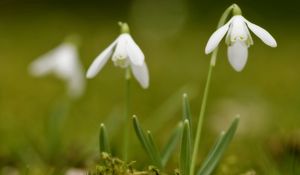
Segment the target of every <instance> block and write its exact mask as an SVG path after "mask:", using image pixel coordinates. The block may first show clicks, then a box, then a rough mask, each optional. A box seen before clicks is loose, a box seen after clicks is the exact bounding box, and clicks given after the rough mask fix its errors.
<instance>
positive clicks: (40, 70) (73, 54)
mask: <svg viewBox="0 0 300 175" xmlns="http://www.w3.org/2000/svg"><path fill="white" fill-rule="evenodd" d="M29 71H30V73H31V74H32V75H33V76H37V77H41V76H45V75H48V74H54V75H55V76H57V77H58V78H59V79H62V80H64V81H65V82H66V84H67V87H68V94H69V95H70V96H71V97H79V96H80V95H82V94H83V91H84V89H85V79H84V73H83V68H82V66H81V64H80V62H79V56H78V51H77V48H76V46H75V45H74V44H71V43H63V44H61V45H60V46H58V47H57V48H55V49H53V50H52V51H50V52H48V53H46V54H45V55H42V56H41V57H39V58H37V60H35V61H34V62H33V63H31V64H30V66H29Z"/></svg>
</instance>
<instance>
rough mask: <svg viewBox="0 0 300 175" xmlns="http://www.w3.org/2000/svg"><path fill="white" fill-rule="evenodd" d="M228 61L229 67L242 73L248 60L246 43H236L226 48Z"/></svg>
mask: <svg viewBox="0 0 300 175" xmlns="http://www.w3.org/2000/svg"><path fill="white" fill-rule="evenodd" d="M227 55H228V60H229V63H230V64H231V66H232V67H233V68H234V69H235V70H236V71H238V72H240V71H242V70H243V69H244V67H245V65H246V62H247V58H248V46H247V45H246V43H244V42H241V41H236V42H234V43H232V45H231V46H229V47H228V51H227Z"/></svg>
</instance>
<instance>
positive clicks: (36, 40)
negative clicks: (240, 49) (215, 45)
mask: <svg viewBox="0 0 300 175" xmlns="http://www.w3.org/2000/svg"><path fill="white" fill-rule="evenodd" d="M232 3H237V4H238V5H239V6H240V7H241V8H242V10H243V15H244V16H245V18H247V19H248V20H250V21H252V22H253V23H256V24H258V25H260V26H262V27H263V28H265V29H266V30H268V31H269V32H270V33H271V34H272V35H273V36H274V38H275V39H276V40H277V43H278V47H277V48H275V49H273V48H270V47H268V46H266V45H264V44H263V43H262V42H261V41H260V39H258V38H257V37H256V36H254V35H252V36H253V38H254V43H255V44H254V45H253V46H251V47H250V49H249V59H248V63H247V65H246V68H245V69H244V70H243V72H241V73H237V72H235V71H234V70H233V69H232V68H231V67H230V65H229V64H228V60H227V56H226V47H225V44H224V42H222V46H221V49H220V52H219V57H218V60H217V66H216V68H215V69H214V74H213V81H212V86H211V87H212V88H211V91H210V94H209V102H208V109H207V113H206V118H205V130H204V132H203V137H202V138H203V139H204V141H203V143H202V144H201V145H202V146H201V154H200V155H199V160H201V159H202V158H203V157H204V156H205V155H206V153H207V151H208V150H209V146H210V145H211V144H212V143H213V141H214V139H215V138H216V136H217V135H218V133H219V132H220V131H221V130H224V129H226V127H227V126H228V125H229V122H230V120H231V119H232V118H233V117H234V116H235V115H236V114H240V115H241V125H240V126H239V130H238V134H237V136H236V137H235V139H234V141H233V143H232V144H231V147H230V149H229V151H228V152H227V153H226V156H225V157H224V159H223V161H222V163H221V165H220V166H219V170H218V172H219V173H222V174H240V173H243V172H246V171H248V170H252V169H253V170H255V171H257V172H258V174H275V173H277V172H278V173H279V174H286V173H287V174H293V173H294V174H297V173H298V174H299V173H300V170H299V167H300V165H299V162H300V127H299V126H300V119H299V116H300V107H299V105H300V70H299V66H300V60H299V58H300V53H299V51H298V49H299V41H300V35H299V33H298V31H299V29H300V28H299V26H300V24H299V18H300V13H299V2H298V1H296V0H294V1H293V0H286V1H271V0H264V1H254V0H243V1H242V0H241V1H235V2H233V1H225V0H224V1H209V0H205V1H204V0H203V1H201V0H198V1H196V0H98V1H96V0H95V1H92V0H86V1H78V0H73V1H68V0H44V1H43V0H1V1H0V66H1V68H0V170H1V172H0V174H1V173H2V174H7V172H11V171H16V169H18V171H23V170H24V167H26V166H28V167H30V169H38V170H36V172H44V173H41V174H45V171H47V172H52V171H53V169H55V168H57V169H68V168H69V167H78V168H86V167H88V166H89V165H91V164H93V162H95V161H96V160H95V159H97V154H98V152H97V151H98V142H97V136H98V130H99V124H100V122H105V123H106V125H107V127H108V130H109V132H110V135H111V140H113V141H112V142H113V147H114V149H115V150H116V152H118V151H117V150H118V147H117V146H118V145H117V144H118V141H120V140H121V139H120V137H122V135H121V134H120V133H121V130H120V129H118V128H120V125H119V123H120V120H121V118H122V115H123V104H124V103H123V102H124V79H123V77H124V75H123V73H124V71H123V70H121V69H118V68H116V67H114V66H113V64H112V63H111V62H109V63H108V64H107V65H106V66H105V67H104V69H103V70H102V71H101V73H100V74H99V75H98V76H97V77H96V78H94V79H91V80H87V87H86V91H85V94H84V96H82V97H81V98H80V99H78V100H75V101H73V102H72V105H71V108H70V113H69V115H68V117H67V118H66V121H65V122H64V125H63V129H62V132H61V139H62V145H61V147H60V149H61V152H62V153H61V154H58V155H55V156H57V157H56V159H55V158H54V160H52V159H51V160H49V158H45V157H47V156H45V155H47V154H49V150H48V149H47V148H48V147H47V145H48V144H49V139H48V138H47V136H46V134H45V123H47V118H48V117H49V115H50V113H51V111H52V110H53V108H54V106H55V104H57V103H58V101H59V100H60V99H61V98H62V96H63V95H64V93H65V89H64V84H63V82H61V81H59V80H57V79H56V78H55V77H52V76H47V77H45V78H34V77H31V76H30V75H29V73H28V65H29V64H30V63H31V62H32V61H33V60H34V59H35V58H37V57H39V56H40V55H42V54H44V53H46V52H47V51H49V50H51V49H52V48H55V47H56V46H57V45H59V44H60V43H61V42H62V41H63V40H64V38H65V37H66V36H68V35H70V34H78V35H79V36H80V38H81V44H80V48H79V51H80V56H81V62H82V63H83V66H84V68H85V70H87V68H88V66H89V65H90V63H91V62H92V61H93V59H94V58H95V57H96V56H97V55H98V54H99V53H100V52H101V51H102V50H103V49H104V48H106V46H108V44H110V43H111V42H112V41H113V40H114V39H115V38H116V37H117V36H118V34H119V27H118V25H117V22H118V21H126V22H128V24H129V25H130V27H131V34H132V35H133V38H134V39H135V41H136V42H137V43H138V45H139V46H140V47H141V49H142V50H143V52H144V54H145V56H146V62H147V64H148V67H149V70H150V88H149V89H147V90H143V89H141V88H140V86H139V85H138V84H137V83H136V81H134V82H133V86H132V109H131V110H132V113H134V114H137V115H138V116H139V117H140V120H141V122H142V125H143V126H144V127H145V128H148V129H150V130H155V132H154V137H155V139H156V140H157V141H158V142H159V143H160V145H161V144H164V143H165V139H166V138H167V137H168V136H169V134H170V132H171V129H172V127H174V126H175V125H176V122H177V121H179V120H180V119H181V94H182V93H183V92H187V93H188V94H189V95H190V98H191V107H192V113H193V116H194V119H195V120H196V117H197V116H198V112H199V107H200V102H201V98H202V92H203V89H204V84H205V80H206V75H207V70H208V64H209V56H207V55H205V54H204V47H205V44H206V42H207V40H208V38H209V36H210V35H211V34H212V32H213V31H214V30H215V27H216V25H217V22H218V20H219V17H220V16H221V14H222V13H223V11H224V10H225V9H226V8H227V7H228V6H229V5H231V4H232ZM194 125H195V124H194ZM131 142H132V143H131V145H132V146H131V147H132V151H131V152H132V153H131V157H130V158H131V159H132V160H139V162H138V163H137V165H136V166H137V167H145V165H146V164H147V159H145V157H146V156H145V154H144V152H142V149H141V147H140V145H139V143H138V142H137V139H136V138H135V136H134V135H132V139H131ZM140 152H142V153H140ZM116 154H117V153H116ZM117 155H118V154H117ZM176 156H177V155H174V158H173V159H174V160H173V161H172V163H171V164H170V171H171V169H172V168H175V167H176V166H178V165H177V163H176V162H177V159H178V158H177V157H176ZM48 157H49V156H48ZM58 160H59V161H58ZM50 170H51V171H50ZM31 171H33V170H31Z"/></svg>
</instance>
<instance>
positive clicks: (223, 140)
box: [197, 117, 239, 175]
mask: <svg viewBox="0 0 300 175" xmlns="http://www.w3.org/2000/svg"><path fill="white" fill-rule="evenodd" d="M238 122H239V117H236V118H235V119H234V120H233V122H232V123H231V125H230V127H229V129H228V130H227V131H226V132H222V133H221V135H220V136H219V139H218V140H217V142H216V144H215V145H214V146H213V149H212V150H211V152H210V153H209V154H208V156H207V158H206V159H205V161H204V163H203V165H202V167H201V168H200V170H199V171H198V173H197V175H210V174H211V173H212V172H213V170H214V169H215V167H216V166H217V164H218V163H219V161H220V159H221V157H222V155H223V153H224V152H225V150H226V148H227V147H228V145H229V143H230V142H231V140H232V138H233V136H234V134H235V131H236V129H237V126H238Z"/></svg>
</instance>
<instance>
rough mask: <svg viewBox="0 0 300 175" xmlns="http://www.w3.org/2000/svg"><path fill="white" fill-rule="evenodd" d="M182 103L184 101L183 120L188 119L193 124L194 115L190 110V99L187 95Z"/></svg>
mask: <svg viewBox="0 0 300 175" xmlns="http://www.w3.org/2000/svg"><path fill="white" fill-rule="evenodd" d="M182 101H183V120H185V119H188V120H189V121H190V124H191V122H192V114H191V109H190V103H189V97H188V95H187V94H186V93H184V94H183V96H182Z"/></svg>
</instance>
